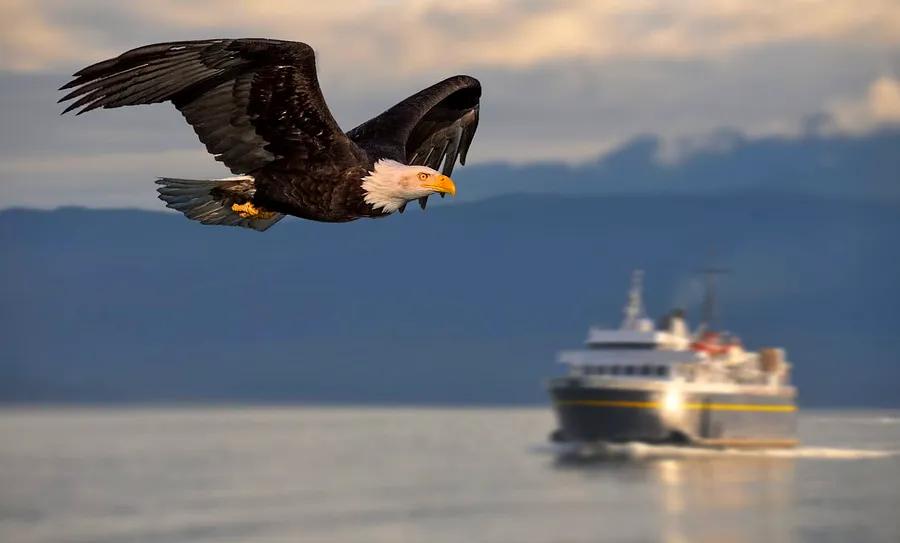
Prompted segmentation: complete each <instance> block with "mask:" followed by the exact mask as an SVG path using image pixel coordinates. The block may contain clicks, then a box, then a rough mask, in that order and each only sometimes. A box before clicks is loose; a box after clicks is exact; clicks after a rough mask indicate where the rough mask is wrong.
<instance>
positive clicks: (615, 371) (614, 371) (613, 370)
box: [609, 366, 621, 375]
mask: <svg viewBox="0 0 900 543" xmlns="http://www.w3.org/2000/svg"><path fill="white" fill-rule="evenodd" d="M620 371H621V368H620V367H619V366H613V367H611V368H609V373H611V374H613V375H619V372H620Z"/></svg>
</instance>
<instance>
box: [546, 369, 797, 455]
mask: <svg viewBox="0 0 900 543" xmlns="http://www.w3.org/2000/svg"><path fill="white" fill-rule="evenodd" d="M550 393H551V396H552V397H553V401H554V404H555V408H556V414H557V419H558V421H559V430H557V431H556V432H555V433H554V438H555V439H557V440H560V441H572V442H596V441H604V442H626V441H640V442H647V443H683V444H694V445H705V446H722V447H742V446H743V447H790V446H794V445H796V444H797V438H796V414H797V413H796V406H795V403H794V399H795V398H794V393H793V389H790V390H788V391H784V392H781V393H770V392H744V391H741V392H704V391H696V390H695V391H690V390H681V389H675V388H672V387H667V386H665V385H662V384H661V385H660V386H659V387H655V388H654V387H635V388H629V387H623V386H621V385H618V386H611V385H608V386H607V385H603V384H598V383H587V382H584V381H582V380H580V379H577V378H576V379H573V378H564V379H557V380H555V381H553V382H552V383H551V384H550Z"/></svg>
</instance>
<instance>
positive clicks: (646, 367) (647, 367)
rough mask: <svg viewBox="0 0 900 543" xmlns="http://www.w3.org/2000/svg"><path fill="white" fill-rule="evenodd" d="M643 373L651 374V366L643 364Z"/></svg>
mask: <svg viewBox="0 0 900 543" xmlns="http://www.w3.org/2000/svg"><path fill="white" fill-rule="evenodd" d="M641 375H650V366H641Z"/></svg>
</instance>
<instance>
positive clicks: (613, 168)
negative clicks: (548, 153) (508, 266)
mask: <svg viewBox="0 0 900 543" xmlns="http://www.w3.org/2000/svg"><path fill="white" fill-rule="evenodd" d="M665 155H666V148H665V145H664V144H663V142H662V140H660V139H659V138H658V137H656V136H649V135H648V136H644V137H639V138H635V139H633V140H631V141H630V142H628V143H626V144H625V145H622V146H621V147H619V148H617V149H615V150H614V151H613V152H611V153H609V154H607V155H606V156H604V157H602V158H600V159H598V160H596V161H593V162H588V163H585V164H581V165H578V166H567V165H564V164H554V163H545V164H528V165H523V166H513V165H506V164H488V165H483V166H477V167H472V168H467V169H465V170H464V171H463V172H461V173H460V179H461V182H463V183H464V184H461V187H460V188H461V190H460V195H461V196H462V197H464V198H469V199H476V198H481V197H484V196H491V195H497V194H504V193H522V192H538V193H554V194H572V195H582V194H623V193H624V194H634V193H651V194H660V193H668V194H712V193H732V192H734V191H735V190H766V191H773V192H779V193H783V192H790V193H798V194H813V195H817V196H833V197H840V198H849V199H854V200H860V199H862V200H870V201H871V200H879V201H885V200H887V201H893V202H895V203H900V127H893V128H891V127H888V128H884V129H882V130H879V131H876V132H874V133H871V134H864V135H859V136H853V135H819V134H816V133H815V132H814V131H812V129H811V131H810V133H808V134H805V135H803V136H802V137H776V136H772V137H765V138H748V137H746V136H743V135H741V134H740V133H737V132H734V131H727V130H722V131H720V132H718V133H715V134H713V135H711V136H709V137H708V138H707V141H705V142H703V143H702V144H698V147H697V148H696V149H693V150H691V151H690V152H685V153H683V154H682V156H678V155H677V154H676V155H675V157H672V158H671V159H670V160H661V159H660V158H661V157H664V156H665Z"/></svg>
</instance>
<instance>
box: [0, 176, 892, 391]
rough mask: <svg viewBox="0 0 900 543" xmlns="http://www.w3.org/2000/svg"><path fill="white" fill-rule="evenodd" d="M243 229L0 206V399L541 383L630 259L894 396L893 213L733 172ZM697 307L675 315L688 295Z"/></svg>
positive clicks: (622, 282) (813, 374)
mask: <svg viewBox="0 0 900 543" xmlns="http://www.w3.org/2000/svg"><path fill="white" fill-rule="evenodd" d="M411 211H412V212H407V213H406V214H405V215H402V216H395V217H391V218H388V219H384V220H380V221H358V222H356V223H349V224H342V225H334V224H317V223H311V222H305V221H299V220H287V221H284V222H283V223H281V224H279V225H277V226H276V227H274V228H272V229H271V230H270V231H268V232H266V233H264V234H260V233H257V232H251V231H242V230H238V229H233V228H214V227H204V226H201V225H198V224H196V223H191V222H189V221H187V220H185V219H184V218H183V217H180V216H177V215H174V214H169V213H155V212H143V211H132V210H112V211H99V210H85V209H74V208H64V209H59V210H56V211H33V210H8V211H4V212H2V213H0V240H2V241H0V243H2V247H3V260H4V265H3V266H2V271H0V273H2V281H0V327H2V330H3V345H4V352H3V356H2V357H0V399H2V400H4V401H14V402H41V401H89V402H103V401H135V402H148V401H149V402H153V401H215V402H231V401H241V402H253V401H263V402H295V401H296V402H354V403H440V404H447V403H449V404H464V403H482V404H484V403H498V404H527V403H535V402H545V401H546V398H545V394H544V389H543V383H544V380H545V379H547V378H549V377H551V376H553V375H556V374H558V373H560V372H561V371H562V370H563V368H561V367H560V366H559V365H557V364H556V363H555V362H554V359H555V355H556V352H557V351H558V350H560V349H565V348H573V347H577V346H578V345H579V344H580V342H581V341H582V340H583V337H584V334H585V332H586V329H587V326H588V325H589V324H591V323H606V324H610V325H616V324H617V323H618V321H619V318H620V308H621V306H622V304H623V301H624V296H625V289H626V286H627V281H628V275H629V272H630V271H631V270H632V269H633V268H637V267H640V268H644V269H645V270H646V271H647V277H646V290H647V292H646V299H647V305H648V309H649V311H650V313H651V314H652V315H653V316H658V315H660V314H662V313H663V312H664V311H666V310H668V309H669V308H670V307H672V306H674V305H679V306H683V307H686V308H687V309H688V310H689V312H690V315H689V316H690V317H696V310H697V305H698V301H699V293H700V290H699V288H698V287H699V282H698V280H697V279H696V278H695V275H694V273H693V272H694V270H695V269H696V268H698V267H699V266H702V265H703V264H705V263H706V261H707V257H708V254H709V252H710V250H711V249H715V251H716V253H717V263H718V264H720V265H724V266H727V267H730V268H732V269H733V270H734V273H733V275H732V276H731V277H730V278H728V279H726V280H725V282H724V285H723V292H722V299H723V310H722V313H723V320H724V324H725V325H726V327H727V328H729V329H732V330H734V331H735V332H737V333H739V334H740V335H741V336H742V337H743V338H744V340H745V342H746V343H747V344H748V345H749V346H751V347H759V346H763V345H776V346H784V347H786V348H787V349H788V353H789V357H790V359H791V360H792V361H793V362H794V363H795V365H796V381H797V382H798V383H799V385H800V390H801V401H802V402H803V403H804V404H806V405H846V406H852V405H867V406H898V405H900V393H898V384H900V354H898V353H900V339H898V334H897V325H898V323H900V310H898V302H900V287H898V282H897V278H898V277H900V259H898V256H897V251H896V247H897V243H898V238H900V213H898V207H897V206H895V205H893V204H879V203H866V202H848V201H841V200H837V199H823V198H811V197H802V196H785V195H778V194H775V193H749V192H748V193H739V194H731V195H716V196H705V197H699V196H687V195H681V196H650V195H647V196H610V197H596V196H594V197H565V196H510V197H503V198H497V199H491V200H487V201H484V202H479V203H472V204H462V205H457V206H445V207H440V208H436V209H429V210H428V212H426V213H424V214H423V213H420V212H419V211H418V210H414V211H413V210H411ZM694 320H696V318H694Z"/></svg>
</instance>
